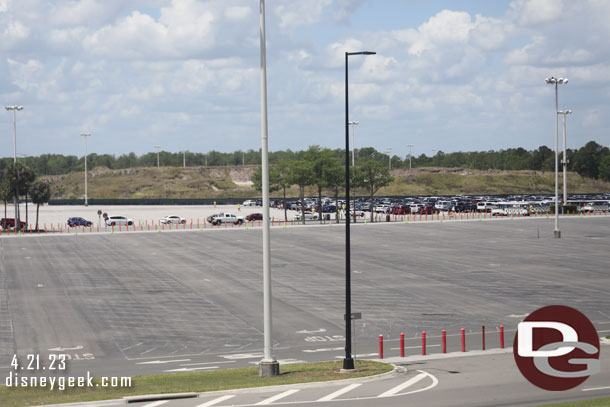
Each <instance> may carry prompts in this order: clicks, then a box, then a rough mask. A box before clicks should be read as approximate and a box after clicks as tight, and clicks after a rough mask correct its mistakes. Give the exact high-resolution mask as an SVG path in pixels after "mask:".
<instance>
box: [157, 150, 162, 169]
mask: <svg viewBox="0 0 610 407" xmlns="http://www.w3.org/2000/svg"><path fill="white" fill-rule="evenodd" d="M155 148H156V149H157V168H159V149H161V148H162V146H159V145H157V146H155Z"/></svg>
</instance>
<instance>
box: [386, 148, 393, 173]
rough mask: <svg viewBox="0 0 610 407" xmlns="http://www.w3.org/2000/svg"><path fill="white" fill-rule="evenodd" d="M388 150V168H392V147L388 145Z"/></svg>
mask: <svg viewBox="0 0 610 407" xmlns="http://www.w3.org/2000/svg"><path fill="white" fill-rule="evenodd" d="M385 151H387V152H388V169H389V170H391V169H392V147H388V148H386V149H385Z"/></svg>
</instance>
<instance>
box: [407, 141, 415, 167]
mask: <svg viewBox="0 0 610 407" xmlns="http://www.w3.org/2000/svg"><path fill="white" fill-rule="evenodd" d="M413 146H414V144H407V147H409V169H411V148H412V147H413Z"/></svg>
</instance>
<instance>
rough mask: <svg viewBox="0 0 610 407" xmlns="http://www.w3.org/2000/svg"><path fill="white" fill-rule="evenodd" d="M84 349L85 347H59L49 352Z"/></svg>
mask: <svg viewBox="0 0 610 407" xmlns="http://www.w3.org/2000/svg"><path fill="white" fill-rule="evenodd" d="M82 348H83V345H78V346H74V347H72V348H62V347H61V346H59V347H57V348H50V349H49V350H50V351H51V352H63V351H65V350H80V349H82Z"/></svg>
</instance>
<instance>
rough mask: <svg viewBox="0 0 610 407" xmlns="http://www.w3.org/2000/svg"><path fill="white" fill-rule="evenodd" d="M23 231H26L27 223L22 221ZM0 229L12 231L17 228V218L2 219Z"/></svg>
mask: <svg viewBox="0 0 610 407" xmlns="http://www.w3.org/2000/svg"><path fill="white" fill-rule="evenodd" d="M19 223H20V224H21V230H24V229H25V222H23V221H20V222H19ZM0 228H1V229H4V230H11V229H14V228H15V218H2V219H0Z"/></svg>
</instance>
